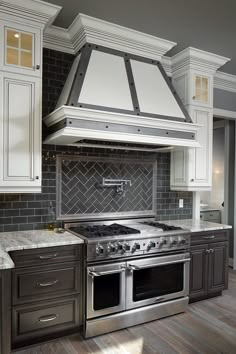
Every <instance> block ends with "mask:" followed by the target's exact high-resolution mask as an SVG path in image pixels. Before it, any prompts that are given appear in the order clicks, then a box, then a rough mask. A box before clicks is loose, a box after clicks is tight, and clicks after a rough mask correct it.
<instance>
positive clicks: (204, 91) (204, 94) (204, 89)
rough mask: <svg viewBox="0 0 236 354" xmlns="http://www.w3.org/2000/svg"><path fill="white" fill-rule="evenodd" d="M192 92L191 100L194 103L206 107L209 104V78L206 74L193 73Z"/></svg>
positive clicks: (210, 98) (210, 84) (210, 99)
mask: <svg viewBox="0 0 236 354" xmlns="http://www.w3.org/2000/svg"><path fill="white" fill-rule="evenodd" d="M192 84H193V91H192V92H193V94H192V100H193V103H195V104H198V105H199V104H200V105H203V106H206V107H208V106H209V105H210V104H211V101H212V97H211V86H212V82H211V78H210V77H209V76H207V75H201V74H200V73H199V74H198V73H194V74H193V76H192Z"/></svg>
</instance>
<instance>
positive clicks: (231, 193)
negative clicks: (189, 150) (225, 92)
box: [200, 117, 236, 269]
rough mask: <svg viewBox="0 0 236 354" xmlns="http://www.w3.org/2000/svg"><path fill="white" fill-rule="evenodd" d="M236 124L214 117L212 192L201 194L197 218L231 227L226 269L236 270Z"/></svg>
mask: <svg viewBox="0 0 236 354" xmlns="http://www.w3.org/2000/svg"><path fill="white" fill-rule="evenodd" d="M234 186H235V121H234V120H229V119H227V118H217V117H214V120H213V161H212V190H211V191H208V192H201V193H200V201H201V202H200V203H201V204H200V218H201V220H204V221H210V222H216V223H223V224H229V225H232V230H230V242H229V265H230V266H231V267H234V269H236V259H233V258H234V223H235V221H234V205H235V203H234V200H235V188H234Z"/></svg>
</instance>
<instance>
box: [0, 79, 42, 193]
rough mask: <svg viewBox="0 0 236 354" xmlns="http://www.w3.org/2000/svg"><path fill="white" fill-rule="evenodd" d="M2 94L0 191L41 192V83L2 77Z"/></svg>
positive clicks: (32, 80) (0, 115) (34, 80)
mask: <svg viewBox="0 0 236 354" xmlns="http://www.w3.org/2000/svg"><path fill="white" fill-rule="evenodd" d="M2 92H3V107H2V111H1V114H0V124H1V126H2V131H3V136H2V141H1V142H0V144H1V148H0V154H2V156H1V164H2V166H1V169H0V191H1V190H3V191H4V192H16V193H17V192H27V191H28V192H40V187H41V180H40V176H41V119H40V118H41V102H40V96H41V80H40V79H37V78H34V77H26V76H24V75H16V74H11V73H4V74H3V76H2Z"/></svg>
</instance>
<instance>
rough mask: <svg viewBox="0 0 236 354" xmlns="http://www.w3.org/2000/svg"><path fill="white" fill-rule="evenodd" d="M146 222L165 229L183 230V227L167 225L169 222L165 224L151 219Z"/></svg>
mask: <svg viewBox="0 0 236 354" xmlns="http://www.w3.org/2000/svg"><path fill="white" fill-rule="evenodd" d="M144 224H145V225H149V226H153V227H157V228H159V229H162V230H163V231H174V230H182V227H179V226H173V225H167V224H163V223H160V222H156V221H150V222H149V221H147V222H144Z"/></svg>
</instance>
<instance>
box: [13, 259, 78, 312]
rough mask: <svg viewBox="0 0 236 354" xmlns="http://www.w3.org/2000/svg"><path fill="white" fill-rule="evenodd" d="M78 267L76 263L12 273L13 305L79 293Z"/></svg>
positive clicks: (19, 270)
mask: <svg viewBox="0 0 236 354" xmlns="http://www.w3.org/2000/svg"><path fill="white" fill-rule="evenodd" d="M79 283H80V267H79V264H78V263H76V262H73V263H66V264H63V265H54V266H50V268H48V266H46V267H40V268H39V267H30V268H26V269H25V268H19V269H16V270H13V272H12V303H13V305H18V304H23V303H29V302H35V301H40V300H43V299H45V300H47V299H50V298H52V297H58V296H66V295H72V294H73V293H78V292H79Z"/></svg>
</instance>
